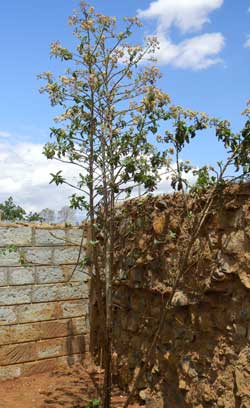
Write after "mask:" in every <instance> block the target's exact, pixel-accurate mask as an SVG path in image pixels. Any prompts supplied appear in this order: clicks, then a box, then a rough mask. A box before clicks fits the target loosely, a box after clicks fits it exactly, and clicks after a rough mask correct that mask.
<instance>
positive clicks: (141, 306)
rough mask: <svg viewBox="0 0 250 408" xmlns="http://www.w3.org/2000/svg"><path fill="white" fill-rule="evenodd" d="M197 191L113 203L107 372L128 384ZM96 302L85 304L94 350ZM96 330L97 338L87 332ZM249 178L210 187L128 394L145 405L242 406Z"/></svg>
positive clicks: (191, 218) (249, 349)
mask: <svg viewBox="0 0 250 408" xmlns="http://www.w3.org/2000/svg"><path fill="white" fill-rule="evenodd" d="M205 199H206V196H204V197H202V198H201V199H200V200H198V201H197V200H196V199H193V198H192V197H189V198H188V200H187V202H186V206H185V205H184V201H185V200H184V199H183V196H182V195H181V194H176V195H174V196H173V195H169V196H168V195H166V196H161V197H149V198H146V199H145V200H139V201H130V202H127V203H125V204H124V205H123V206H122V207H121V208H119V209H118V211H117V236H116V248H115V265H116V277H115V280H114V312H113V313H114V314H113V335H114V344H113V347H114V350H113V351H114V353H113V370H114V379H115V380H116V381H117V382H118V384H119V385H120V386H121V387H122V388H123V389H125V390H129V389H130V387H131V384H132V383H133V380H134V378H135V375H136V373H138V370H139V367H140V366H141V363H142V361H143V359H144V356H145V352H146V351H147V350H148V349H149V347H150V344H151V342H152V339H153V337H154V334H155V332H156V330H157V327H158V325H159V321H160V318H161V315H162V312H163V309H164V305H165V304H166V302H167V300H168V298H169V296H170V294H171V292H172V286H173V282H174V279H175V277H176V274H177V273H178V265H179V263H178V260H179V259H180V255H183V254H184V253H185V249H186V248H187V245H188V243H189V239H190V236H191V234H192V228H193V227H194V226H195V222H196V221H195V220H196V218H195V217H196V216H197V214H198V213H199V211H200V208H202V204H203V203H204V200H205ZM187 210H188V215H187ZM100 324H101V322H98V312H97V310H96V314H95V313H94V312H93V320H92V324H91V327H92V336H93V339H94V341H93V345H92V347H93V350H94V351H95V353H96V355H98V353H100V349H101V348H102V346H103V343H102V338H101V335H100V336H99V337H98V333H99V326H100ZM97 339H98V341H97ZM249 367H250V184H245V185H236V186H234V187H233V188H231V189H230V190H225V191H224V192H223V193H221V194H219V195H218V197H217V200H216V203H215V205H214V206H213V208H212V209H211V211H210V213H209V214H208V216H207V219H206V223H205V226H204V228H203V229H202V231H201V233H200V236H199V238H198V239H197V240H196V242H195V245H194V248H193V251H192V254H191V257H190V260H189V263H188V268H187V272H186V273H185V275H184V276H183V279H181V280H180V282H179V285H178V288H177V291H176V293H175V296H174V298H173V301H172V304H171V307H170V308H169V310H168V312H167V316H166V319H165V321H164V325H163V330H162V331H161V334H160V337H159V339H158V342H157V347H156V350H154V352H153V353H151V361H150V364H149V366H148V369H147V371H146V374H145V375H144V376H143V378H142V379H141V381H140V384H139V386H138V390H137V391H138V393H137V395H138V397H140V398H141V399H142V400H143V401H146V403H147V404H146V406H148V407H152V408H153V407H154V408H191V407H192V408H208V407H213V408H218V407H224V408H249V407H250V370H249Z"/></svg>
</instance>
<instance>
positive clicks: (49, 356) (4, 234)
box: [0, 223, 89, 380]
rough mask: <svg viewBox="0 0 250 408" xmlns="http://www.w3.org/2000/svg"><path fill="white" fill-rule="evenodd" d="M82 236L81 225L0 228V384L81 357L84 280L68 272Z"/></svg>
mask: <svg viewBox="0 0 250 408" xmlns="http://www.w3.org/2000/svg"><path fill="white" fill-rule="evenodd" d="M83 233H84V232H83V228H82V227H81V228H80V227H79V228H78V227H67V228H66V227H63V226H52V225H29V224H27V225H26V224H24V225H22V224H4V223H3V224H0V380H6V379H9V378H14V377H18V376H21V375H29V374H32V373H37V372H43V371H47V370H51V369H54V368H57V367H60V366H62V365H67V364H69V365H71V364H73V363H74V361H79V360H82V359H83V358H84V356H85V355H86V353H87V351H88V343H89V341H88V333H89V323H88V291H89V289H88V276H87V274H86V272H84V271H83V270H82V269H80V268H79V267H78V268H76V270H75V271H74V269H75V264H76V261H77V258H78V254H79V248H80V242H81V240H82V234H83ZM82 252H83V253H82V255H81V256H84V250H83V251H82Z"/></svg>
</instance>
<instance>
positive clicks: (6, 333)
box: [0, 326, 15, 365]
mask: <svg viewBox="0 0 250 408" xmlns="http://www.w3.org/2000/svg"><path fill="white" fill-rule="evenodd" d="M10 327H11V326H10ZM13 327H15V326H13ZM10 343H11V336H10V330H9V326H1V327H0V346H2V345H3V344H10ZM0 365H1V362H0Z"/></svg>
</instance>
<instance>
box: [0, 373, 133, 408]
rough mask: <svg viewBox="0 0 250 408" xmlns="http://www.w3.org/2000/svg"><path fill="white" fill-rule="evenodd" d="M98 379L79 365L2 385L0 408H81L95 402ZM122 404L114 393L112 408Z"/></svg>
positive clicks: (98, 375)
mask: <svg viewBox="0 0 250 408" xmlns="http://www.w3.org/2000/svg"><path fill="white" fill-rule="evenodd" d="M101 377H102V374H101V373H100V371H99V370H98V368H93V367H91V368H88V369H84V368H83V367H82V366H80V365H79V366H75V367H74V368H72V369H67V370H65V371H55V372H52V373H45V374H37V375H34V376H31V377H23V378H18V379H15V380H10V381H5V382H2V383H0V408H62V407H63V408H85V406H86V404H87V403H88V402H89V401H90V400H92V399H94V398H97V399H98V395H99V392H100V389H101ZM124 401H125V395H122V393H121V392H120V391H119V390H114V392H113V396H112V408H122V403H123V402H124ZM136 407H139V406H138V405H137V404H134V405H131V408H136Z"/></svg>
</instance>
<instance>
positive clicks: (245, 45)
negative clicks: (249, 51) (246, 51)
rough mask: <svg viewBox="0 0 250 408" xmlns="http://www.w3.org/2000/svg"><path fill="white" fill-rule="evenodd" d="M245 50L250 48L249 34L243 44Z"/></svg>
mask: <svg viewBox="0 0 250 408" xmlns="http://www.w3.org/2000/svg"><path fill="white" fill-rule="evenodd" d="M244 47H245V48H250V34H249V35H248V36H247V39H246V41H245V42H244Z"/></svg>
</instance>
